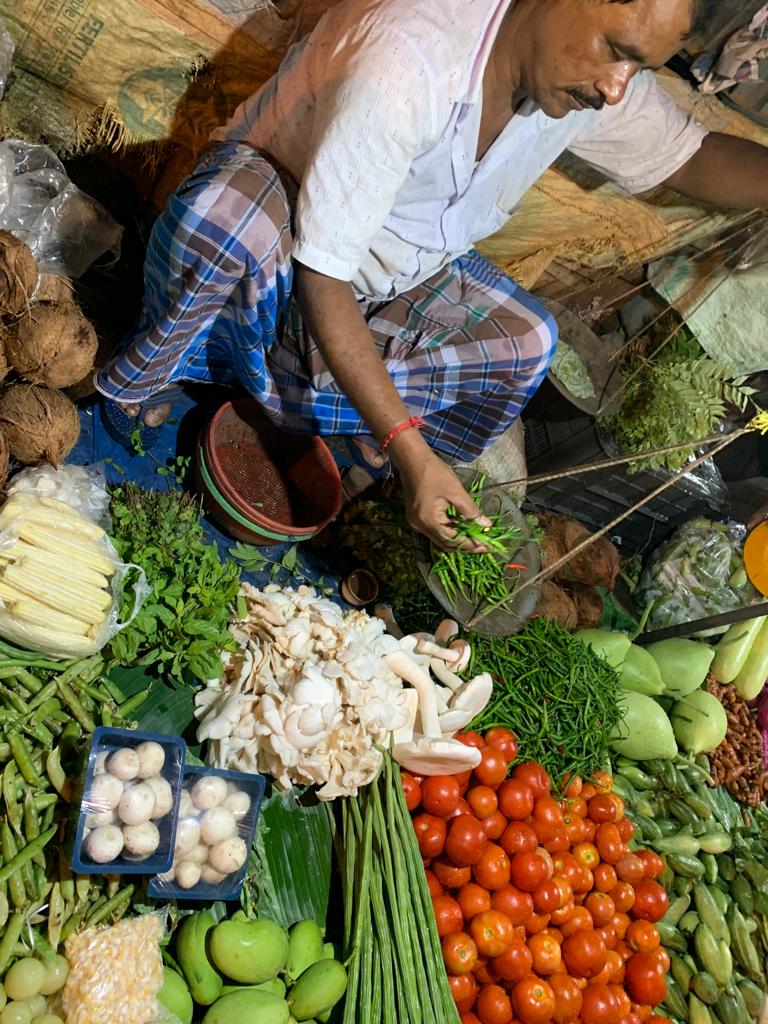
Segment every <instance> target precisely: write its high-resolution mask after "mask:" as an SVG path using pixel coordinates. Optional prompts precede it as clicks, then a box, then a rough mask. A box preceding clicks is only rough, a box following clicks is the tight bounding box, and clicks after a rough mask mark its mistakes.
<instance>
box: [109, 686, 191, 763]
mask: <svg viewBox="0 0 768 1024" xmlns="http://www.w3.org/2000/svg"><path fill="white" fill-rule="evenodd" d="M109 678H110V679H111V681H112V682H113V683H114V684H115V686H117V687H118V689H119V690H120V691H121V692H122V693H123V695H124V696H125V697H126V699H127V698H129V697H133V696H134V695H135V694H137V693H139V692H140V691H142V690H147V691H148V693H147V699H146V700H145V701H144V703H143V704H142V705H141V706H140V707H139V708H138V709H137V710H136V712H135V715H134V719H135V721H136V727H137V729H139V730H140V731H141V732H156V733H161V734H163V735H166V736H183V737H184V739H185V740H186V741H187V747H188V752H189V754H190V755H191V757H189V758H188V761H189V762H190V763H195V764H200V763H201V762H200V759H199V757H198V756H197V755H199V753H200V748H199V746H198V744H197V740H196V737H195V732H196V729H197V720H196V719H195V691H194V690H193V689H192V688H191V687H183V688H178V689H177V688H171V687H170V686H167V685H166V684H165V683H163V682H162V681H161V680H159V679H153V678H152V677H150V676H148V675H147V673H146V670H145V669H144V668H142V667H141V666H136V667H134V668H121V667H119V666H115V667H114V668H112V669H111V670H110V673H109Z"/></svg>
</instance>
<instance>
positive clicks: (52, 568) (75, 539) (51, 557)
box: [0, 493, 151, 658]
mask: <svg viewBox="0 0 768 1024" xmlns="http://www.w3.org/2000/svg"><path fill="white" fill-rule="evenodd" d="M129 579H130V580H131V582H130V583H128V580H129ZM128 591H131V597H132V607H131V611H130V613H129V615H128V617H127V618H126V619H125V620H122V621H121V619H120V613H121V608H122V607H123V604H124V601H125V598H126V597H127V594H128ZM150 592H151V588H150V587H149V585H148V584H147V578H146V575H145V573H144V570H143V569H142V568H141V567H140V566H138V565H132V564H126V563H124V562H121V561H120V559H119V557H118V555H117V552H116V551H115V549H114V547H113V545H112V542H111V541H110V539H109V537H108V536H107V534H106V533H105V532H104V530H103V529H102V528H101V527H100V526H99V525H98V524H97V523H95V522H93V520H91V519H89V518H88V517H86V516H83V515H82V514H81V513H80V512H78V511H76V510H75V509H73V508H72V507H71V506H69V505H67V504H65V503H64V502H61V501H58V500H57V499H55V498H44V497H42V498H41V497H37V496H36V495H33V494H25V493H18V494H16V495H14V497H12V498H9V499H8V501H6V503H5V504H4V505H3V507H2V509H0V636H3V637H4V638H5V639H6V640H10V641H11V642H12V643H15V644H18V645H19V646H21V647H24V648H26V649H28V650H32V651H39V652H40V653H42V654H46V655H48V656H49V657H52V658H73V657H75V658H83V657H87V656H88V655H91V654H96V653H98V651H100V650H101V649H102V647H104V645H105V644H106V643H108V642H109V640H111V639H112V637H113V636H115V634H116V633H118V632H119V631H120V630H121V629H124V628H125V627H126V626H127V625H129V624H130V623H131V622H132V621H133V619H134V618H135V617H136V615H137V614H138V612H139V609H140V608H141V605H142V602H143V601H144V599H145V598H146V597H147V595H148V594H149V593H150Z"/></svg>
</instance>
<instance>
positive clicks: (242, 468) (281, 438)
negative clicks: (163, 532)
mask: <svg viewBox="0 0 768 1024" xmlns="http://www.w3.org/2000/svg"><path fill="white" fill-rule="evenodd" d="M202 445H203V454H204V457H205V464H206V466H207V470H208V474H209V475H210V479H211V482H212V483H213V484H214V486H215V488H216V489H218V491H220V492H221V496H222V497H223V498H224V499H225V500H226V502H228V503H229V504H230V505H231V506H232V508H233V509H235V510H236V511H237V512H238V513H239V514H240V515H241V516H243V517H244V518H245V519H247V520H248V521H249V522H250V523H252V524H253V525H254V526H255V527H256V529H257V532H258V534H260V535H261V536H263V537H264V543H270V542H272V543H279V542H281V541H289V540H306V539H307V538H309V537H312V536H314V535H315V534H316V533H318V532H319V531H320V530H322V529H323V527H324V526H326V525H327V524H328V523H329V522H330V521H331V519H333V517H334V516H335V515H336V513H337V512H338V511H339V508H340V505H341V477H340V475H339V470H338V467H337V466H336V463H335V462H334V459H333V456H332V455H331V453H330V451H329V450H328V447H327V446H326V445H325V444H324V443H323V441H322V440H321V439H320V438H319V437H311V436H309V435H306V434H291V433H289V432H287V431H285V430H282V429H281V428H279V427H277V426H275V424H274V423H272V421H271V420H269V419H268V418H267V417H266V416H265V415H264V413H263V412H262V411H261V409H260V408H259V406H258V404H257V403H256V402H255V401H254V400H253V399H249V398H241V399H236V400H235V401H233V402H226V403H225V404H224V405H222V406H221V408H220V409H219V410H218V411H217V412H216V414H215V415H214V417H213V419H212V420H211V422H210V423H209V424H208V426H207V427H206V429H205V430H204V432H203V438H202ZM209 494H210V497H212V498H213V499H214V500H216V493H215V490H214V491H210V492H209Z"/></svg>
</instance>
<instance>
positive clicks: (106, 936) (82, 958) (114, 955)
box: [62, 912, 165, 1024]
mask: <svg viewBox="0 0 768 1024" xmlns="http://www.w3.org/2000/svg"><path fill="white" fill-rule="evenodd" d="M164 930H165V913H164V912H162V913H158V914H144V915H142V916H141V917H134V918H128V919H126V920H124V921H118V923H117V924H114V925H112V926H111V927H109V928H89V929H88V930H87V931H84V932H81V933H80V934H76V935H72V936H71V937H70V938H69V939H67V941H66V943H65V947H64V948H65V952H66V955H67V959H68V960H69V963H70V971H69V975H68V977H67V983H66V985H65V986H64V993H63V997H62V1004H63V1006H64V1009H65V1010H66V1013H67V1024H151V1022H152V1021H155V1020H157V1019H158V1017H159V1016H160V1006H159V1003H158V1001H157V993H158V992H159V991H160V987H161V986H162V983H163V961H162V956H161V954H160V940H161V939H162V937H163V932H164Z"/></svg>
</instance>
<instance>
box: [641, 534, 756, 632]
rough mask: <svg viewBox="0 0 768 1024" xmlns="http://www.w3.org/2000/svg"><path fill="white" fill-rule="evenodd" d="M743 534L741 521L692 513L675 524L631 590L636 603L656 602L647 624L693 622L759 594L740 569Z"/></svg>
mask: <svg viewBox="0 0 768 1024" xmlns="http://www.w3.org/2000/svg"><path fill="white" fill-rule="evenodd" d="M745 536H746V530H745V528H744V527H743V526H736V525H725V524H723V523H714V522H711V521H710V520H708V519H691V520H690V521H689V522H687V523H684V524H683V525H682V526H681V527H679V528H678V529H677V530H676V531H675V532H674V533H673V535H672V536H671V537H670V539H669V540H668V541H667V542H666V543H665V544H662V546H661V547H659V548H657V549H656V551H654V553H653V554H652V555H651V557H650V558H649V560H648V563H647V564H646V566H645V568H644V570H643V572H642V575H641V576H640V580H639V582H638V584H637V588H636V590H635V594H634V597H635V603H636V605H637V606H638V607H640V606H644V605H646V604H647V603H648V602H649V601H653V602H654V605H653V609H652V610H651V614H650V617H649V620H648V628H649V629H663V628H665V627H666V626H674V625H677V624H678V623H683V622H692V621H693V620H694V619H702V618H704V617H705V616H707V615H717V614H718V613H719V612H727V611H730V610H731V609H733V608H742V607H744V606H745V605H748V604H751V603H752V602H753V601H755V600H757V599H758V597H759V595H758V593H757V591H756V590H755V589H754V587H753V586H752V585H751V583H750V582H749V581H748V580H747V576H746V573H745V572H744V565H743V561H742V555H741V553H742V548H743V545H744V538H745ZM724 629H725V627H723V629H721V630H713V631H710V633H715V632H722V631H723V630H724Z"/></svg>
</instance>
